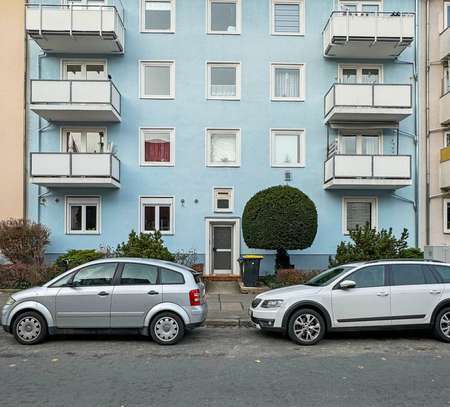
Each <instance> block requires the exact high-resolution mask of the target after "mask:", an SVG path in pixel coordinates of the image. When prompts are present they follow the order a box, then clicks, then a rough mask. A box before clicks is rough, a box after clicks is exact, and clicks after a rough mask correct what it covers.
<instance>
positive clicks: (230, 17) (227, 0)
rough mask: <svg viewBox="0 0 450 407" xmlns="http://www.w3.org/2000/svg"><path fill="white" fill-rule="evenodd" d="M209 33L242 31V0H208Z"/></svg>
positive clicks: (237, 32)
mask: <svg viewBox="0 0 450 407" xmlns="http://www.w3.org/2000/svg"><path fill="white" fill-rule="evenodd" d="M207 5H208V11H207V16H208V17H207V25H208V27H207V32H208V34H240V33H241V0H207Z"/></svg>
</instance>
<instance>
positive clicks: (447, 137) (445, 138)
mask: <svg viewBox="0 0 450 407" xmlns="http://www.w3.org/2000/svg"><path fill="white" fill-rule="evenodd" d="M447 139H448V140H449V141H450V131H445V132H444V139H443V146H444V148H446V147H450V143H447Z"/></svg>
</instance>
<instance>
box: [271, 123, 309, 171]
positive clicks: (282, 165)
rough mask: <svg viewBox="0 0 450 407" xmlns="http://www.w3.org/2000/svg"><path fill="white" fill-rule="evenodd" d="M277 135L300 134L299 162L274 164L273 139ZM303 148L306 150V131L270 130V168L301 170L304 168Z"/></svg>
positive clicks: (274, 148) (274, 146) (274, 147)
mask: <svg viewBox="0 0 450 407" xmlns="http://www.w3.org/2000/svg"><path fill="white" fill-rule="evenodd" d="M277 133H287V134H288V133H292V134H298V133H300V137H299V150H300V151H299V162H298V163H289V164H286V163H276V162H275V157H276V153H275V152H276V145H275V139H276V137H275V136H276V134H277ZM305 148H306V131H305V129H270V166H271V167H278V168H303V167H305V157H306V153H305Z"/></svg>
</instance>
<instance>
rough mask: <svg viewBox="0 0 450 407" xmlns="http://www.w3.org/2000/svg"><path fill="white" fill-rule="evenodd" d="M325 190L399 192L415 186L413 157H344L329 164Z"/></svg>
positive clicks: (326, 172)
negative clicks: (382, 190) (390, 190)
mask: <svg viewBox="0 0 450 407" xmlns="http://www.w3.org/2000/svg"><path fill="white" fill-rule="evenodd" d="M324 175H325V179H324V188H325V189H347V188H351V189H363V188H369V189H398V188H402V187H405V186H407V185H411V184H412V180H411V156H410V155H343V154H336V155H333V156H331V157H329V158H328V159H327V161H325V166H324Z"/></svg>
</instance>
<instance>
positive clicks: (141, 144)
mask: <svg viewBox="0 0 450 407" xmlns="http://www.w3.org/2000/svg"><path fill="white" fill-rule="evenodd" d="M145 131H150V132H155V133H157V132H161V131H168V132H169V133H170V161H167V162H158V161H155V162H151V161H145V147H144V132H145ZM175 134H176V131H175V127H139V163H140V166H141V167H173V166H175Z"/></svg>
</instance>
